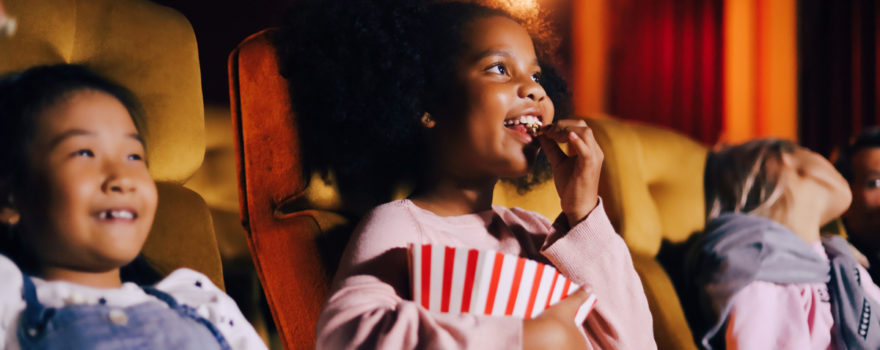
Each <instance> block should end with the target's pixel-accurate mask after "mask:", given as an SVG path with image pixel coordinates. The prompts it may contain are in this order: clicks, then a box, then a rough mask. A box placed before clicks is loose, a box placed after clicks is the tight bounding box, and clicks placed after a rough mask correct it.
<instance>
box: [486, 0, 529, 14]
mask: <svg viewBox="0 0 880 350" xmlns="http://www.w3.org/2000/svg"><path fill="white" fill-rule="evenodd" d="M488 2H489V3H491V4H492V5H494V6H497V7H500V8H503V9H505V10H506V11H507V12H510V14H512V15H513V16H514V17H519V18H532V17H534V16H537V15H538V11H539V9H540V7H539V6H538V0H490V1H488Z"/></svg>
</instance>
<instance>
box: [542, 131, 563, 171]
mask: <svg viewBox="0 0 880 350" xmlns="http://www.w3.org/2000/svg"><path fill="white" fill-rule="evenodd" d="M538 142H539V143H540V144H541V148H542V149H543V150H544V154H546V155H547V160H549V161H550V164H551V165H553V166H556V164H559V162H561V161H562V160H563V159H565V157H567V156H566V155H565V152H562V148H559V144H557V143H556V142H555V141H554V140H552V139H550V138H548V137H539V138H538Z"/></svg>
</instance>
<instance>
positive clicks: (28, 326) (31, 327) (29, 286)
mask: <svg viewBox="0 0 880 350" xmlns="http://www.w3.org/2000/svg"><path fill="white" fill-rule="evenodd" d="M21 278H22V289H21V297H22V299H24V301H25V303H27V306H26V307H25V309H24V311H23V312H22V315H21V323H22V325H23V326H24V329H25V331H26V332H27V334H28V335H29V336H31V337H35V336H37V335H38V334H39V333H40V332H42V331H43V327H44V326H45V325H46V322H45V321H46V320H47V319H49V318H51V317H52V314H53V313H54V312H55V309H53V308H47V307H44V306H43V304H40V301H39V300H37V288H36V286H34V282H33V280H31V277H30V276H28V275H27V274H25V273H22V274H21Z"/></svg>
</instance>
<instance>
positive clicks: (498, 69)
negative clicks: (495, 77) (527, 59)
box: [486, 63, 507, 75]
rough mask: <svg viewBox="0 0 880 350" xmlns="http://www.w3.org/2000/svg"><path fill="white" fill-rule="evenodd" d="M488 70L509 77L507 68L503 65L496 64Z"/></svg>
mask: <svg viewBox="0 0 880 350" xmlns="http://www.w3.org/2000/svg"><path fill="white" fill-rule="evenodd" d="M486 70H487V71H489V72H492V73H496V74H501V75H507V67H506V66H504V64H503V63H496V64H494V65H492V66H491V67H489V69H486Z"/></svg>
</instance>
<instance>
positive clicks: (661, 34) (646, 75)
mask: <svg viewBox="0 0 880 350" xmlns="http://www.w3.org/2000/svg"><path fill="white" fill-rule="evenodd" d="M722 10H723V4H722V2H721V1H720V0H619V1H611V2H609V8H608V11H609V16H608V18H610V19H611V23H609V24H610V26H609V28H610V33H609V36H608V38H609V62H608V64H609V70H608V75H607V76H608V82H607V88H608V91H607V96H608V101H607V102H608V104H607V105H608V111H609V113H611V114H612V115H615V116H618V117H620V118H623V119H630V120H638V121H643V122H647V123H651V124H656V125H662V126H667V127H670V128H672V129H674V130H678V131H680V132H682V133H684V134H686V135H689V136H691V137H693V138H695V139H697V140H700V141H702V142H704V143H706V144H713V143H714V142H715V141H716V140H717V139H718V137H719V133H720V131H721V127H722V123H723V119H722V118H723V117H722V108H723V101H722V96H723V94H722V87H723V84H722V69H723V66H722V58H723V55H722V51H721V50H722V47H723V42H722Z"/></svg>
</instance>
